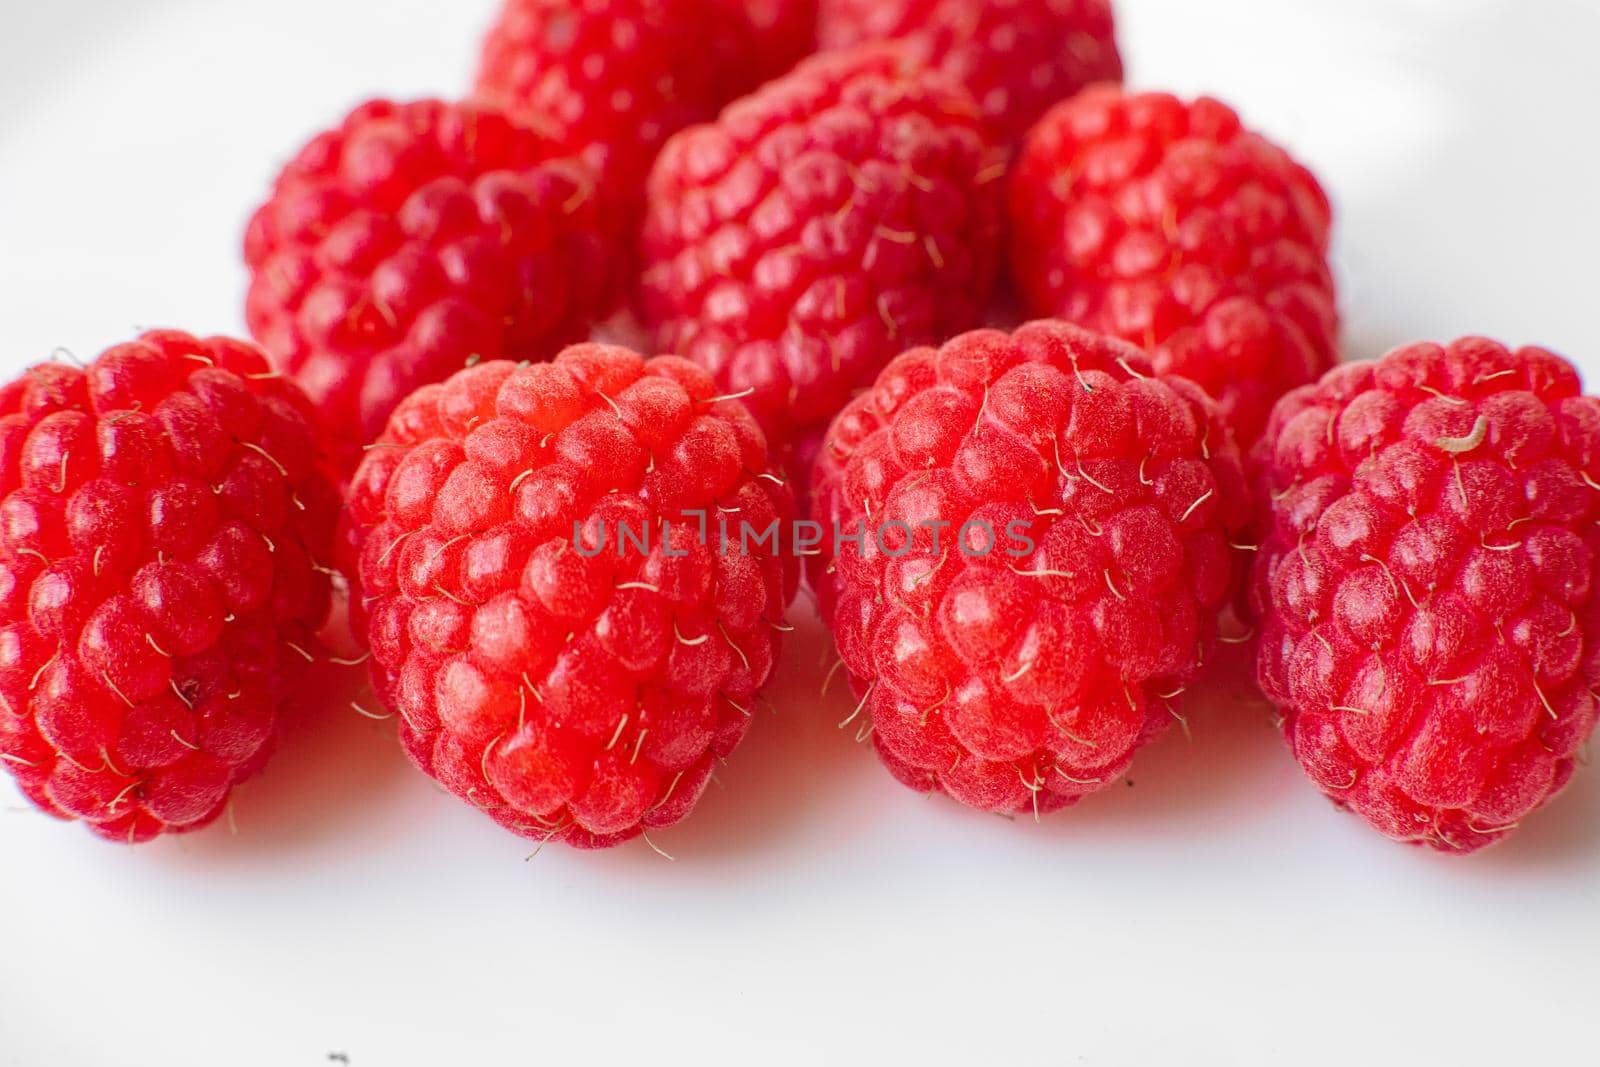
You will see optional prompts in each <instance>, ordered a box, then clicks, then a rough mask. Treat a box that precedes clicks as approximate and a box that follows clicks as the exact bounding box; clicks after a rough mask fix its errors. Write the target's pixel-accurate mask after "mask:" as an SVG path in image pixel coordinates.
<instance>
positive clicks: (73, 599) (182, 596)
mask: <svg viewBox="0 0 1600 1067" xmlns="http://www.w3.org/2000/svg"><path fill="white" fill-rule="evenodd" d="M313 425H314V424H313V422H312V412H311V408H310V405H309V403H308V402H307V400H306V398H305V396H304V395H303V394H302V393H301V392H300V391H299V390H298V389H297V388H295V387H294V385H293V384H292V383H290V382H288V381H287V380H285V379H283V378H282V377H281V376H280V375H278V374H277V373H275V372H274V371H272V370H271V368H270V367H269V366H268V364H267V360H266V357H265V355H264V354H263V353H262V352H261V351H260V350H259V349H257V348H256V347H255V346H254V345H251V344H248V343H245V342H242V341H234V340H230V339H227V338H221V337H213V338H206V339H199V338H195V337H191V336H189V335H187V334H183V333H178V332H176V331H170V330H162V331H154V332H150V333H146V334H144V335H143V336H141V337H140V338H138V339H137V340H135V341H132V342H129V343H127V344H121V345H117V346H115V347H113V348H110V349H108V350H107V351H106V352H105V353H104V354H102V355H101V356H100V357H99V358H97V359H95V360H94V361H93V362H92V363H90V364H89V365H88V366H87V367H82V368H80V367H75V366H68V365H65V364H60V363H47V364H43V365H40V366H36V367H33V368H31V369H30V370H29V371H28V372H27V373H25V374H24V375H23V376H22V377H21V378H18V379H17V380H16V381H14V382H11V383H10V384H8V385H6V386H5V387H4V388H3V389H0V761H3V762H4V765H5V767H6V769H7V770H9V771H10V772H11V773H12V775H13V776H15V778H16V779H17V782H18V784H19V785H20V786H21V789H22V792H23V794H24V795H26V796H27V797H28V798H29V799H30V800H31V801H33V803H35V804H36V805H38V806H39V807H40V808H42V809H43V810H44V811H46V812H48V813H50V814H52V815H55V816H58V817H60V818H63V819H73V820H78V821H81V822H82V823H84V824H85V825H86V826H87V827H88V828H89V829H91V830H92V831H94V833H96V834H98V835H100V836H101V837H105V838H109V839H111V840H115V841H125V842H128V843H130V844H131V843H138V842H142V841H148V840H150V839H151V838H153V837H156V836H157V835H160V834H163V833H181V832H186V831H190V830H196V829H199V828H200V827H202V826H205V825H207V824H208V823H210V822H211V821H212V820H213V819H215V818H217V816H218V815H220V814H221V813H222V811H223V810H224V808H225V807H226V805H227V803H228V799H229V796H230V793H231V791H232V788H233V786H234V785H235V784H237V783H238V782H240V781H242V780H244V779H245V778H247V777H249V776H250V775H251V774H253V773H255V772H256V771H257V770H259V769H260V768H261V767H262V765H263V764H264V763H265V762H266V759H267V757H268V754H269V753H270V751H271V749H272V744H273V739H274V736H275V733H276V727H277V723H278V717H279V709H280V706H281V705H282V704H283V703H284V701H285V699H286V698H287V697H288V696H289V695H290V694H291V691H292V688H291V687H292V684H293V682H294V680H295V679H296V677H297V676H298V673H299V671H300V669H302V668H303V667H304V665H305V663H306V661H307V660H309V659H310V658H311V657H312V656H313V655H314V653H313V651H312V650H313V649H314V648H315V647H316V646H315V645H314V643H313V641H314V637H313V635H314V634H315V632H316V631H317V630H318V629H319V628H320V627H321V625H322V623H323V621H324V619H325V616H326V615H327V612H328V604H329V578H328V575H329V574H330V573H331V572H329V571H328V569H327V566H326V563H327V561H328V558H329V555H330V553H331V550H332V533H333V524H334V519H335V517H336V514H337V510H338V495H337V491H336V489H335V487H334V484H333V482H332V480H331V479H330V477H329V476H328V475H327V474H326V473H324V471H323V470H322V468H321V462H322V460H321V457H322V454H323V452H324V451H325V446H324V444H323V443H322V441H321V440H320V439H319V438H318V437H317V435H316V433H315V431H314V429H313Z"/></svg>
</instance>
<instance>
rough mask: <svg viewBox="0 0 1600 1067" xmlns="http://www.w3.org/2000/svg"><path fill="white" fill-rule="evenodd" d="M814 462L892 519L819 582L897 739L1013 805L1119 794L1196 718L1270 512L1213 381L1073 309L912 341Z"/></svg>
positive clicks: (865, 516)
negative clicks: (1166, 739)
mask: <svg viewBox="0 0 1600 1067" xmlns="http://www.w3.org/2000/svg"><path fill="white" fill-rule="evenodd" d="M814 478H815V480H814V483H813V487H812V492H813V497H814V500H815V502H816V508H817V511H818V513H819V515H820V516H822V517H824V518H825V519H826V520H827V521H828V524H829V525H832V526H836V527H839V528H843V529H845V530H850V529H851V528H854V527H859V526H862V525H865V526H866V527H867V529H868V531H869V532H868V534H867V537H866V538H865V539H864V541H863V543H862V544H861V545H860V546H859V547H856V546H846V547H844V549H843V550H842V551H838V552H837V553H835V552H833V551H832V546H831V545H829V546H828V547H829V551H827V552H825V553H824V554H823V555H821V556H819V557H817V563H818V565H817V566H816V567H815V568H814V569H813V570H812V572H811V579H812V584H813V585H814V586H815V587H816V588H817V590H818V592H819V594H820V597H821V601H822V605H823V610H824V613H825V616H826V617H827V618H828V620H829V623H830V625H831V627H832V629H833V634H834V639H835V641H836V642H837V644H838V648H839V655H840V656H841V657H842V658H843V660H844V665H845V667H846V668H847V669H848V670H849V672H850V679H851V684H852V687H853V688H854V690H855V692H856V695H857V697H858V698H859V700H860V706H859V708H858V712H860V713H862V714H865V715H868V716H870V720H871V725H872V730H873V738H874V744H875V745H876V747H877V750H878V755H879V756H880V757H881V758H882V759H883V762H884V763H885V764H886V765H887V766H888V768H889V770H890V771H891V772H893V773H894V775H895V776H896V777H897V778H899V779H900V780H901V781H902V782H904V783H906V784H907V785H910V786H912V787H914V788H917V789H922V790H934V789H937V790H941V791H943V792H946V793H949V794H950V795H951V796H953V797H955V798H956V799H958V800H960V801H962V802H963V803H965V804H968V805H971V806H973V807H976V808H980V809H983V810H985V811H996V812H1015V811H1024V810H1032V811H1036V812H1045V811H1051V810H1054V809H1057V808H1061V807H1065V806H1066V805H1069V804H1072V803H1073V802H1075V801H1076V800H1078V799H1079V798H1080V797H1082V796H1085V795H1086V794H1089V793H1093V792H1095V791H1096V790H1099V789H1103V788H1105V787H1106V785H1107V784H1109V783H1110V782H1112V781H1114V780H1115V779H1116V778H1117V777H1118V776H1119V775H1121V774H1122V772H1123V771H1124V770H1126V769H1127V767H1128V765H1129V763H1130V761H1131V760H1132V758H1133V752H1134V749H1136V748H1137V747H1138V746H1139V745H1140V744H1142V743H1144V742H1145V741H1148V740H1150V739H1151V738H1153V737H1155V736H1156V735H1158V734H1159V733H1160V732H1161V731H1162V730H1163V729H1164V728H1165V727H1166V726H1167V725H1168V724H1170V723H1171V722H1172V721H1173V719H1174V718H1175V717H1176V715H1177V714H1178V712H1177V706H1178V700H1179V697H1180V695H1181V694H1182V692H1183V689H1184V686H1185V684H1186V683H1187V682H1188V681H1189V679H1190V678H1191V677H1192V676H1193V675H1194V672H1195V671H1196V669H1197V668H1198V667H1199V666H1200V663H1201V661H1202V660H1203V659H1204V657H1205V655H1206V654H1207V651H1208V649H1210V648H1211V646H1212V644H1213V642H1214V640H1215V636H1216V616H1217V612H1218V609H1219V608H1220V607H1221V606H1222V605H1223V603H1224V601H1225V600H1226V599H1227V597H1228V595H1229V593H1230V590H1231V589H1232V585H1233V581H1234V576H1235V573H1236V570H1237V569H1238V567H1237V564H1238V560H1237V553H1236V551H1235V550H1234V549H1233V548H1232V547H1231V542H1232V540H1233V538H1234V535H1235V532H1236V531H1237V530H1239V529H1240V528H1241V527H1242V525H1243V524H1244V521H1245V518H1246V510H1245V509H1246V506H1247V495H1246V493H1245V491H1244V475H1243V471H1242V466H1241V462H1240V458H1239V453H1238V450H1237V449H1236V448H1235V447H1234V445H1233V442H1232V440H1231V438H1230V437H1229V434H1228V431H1227V429H1226V428H1225V427H1224V426H1223V425H1222V423H1221V421H1220V420H1219V419H1218V417H1217V414H1216V411H1215V408H1214V406H1213V405H1212V403H1211V401H1210V399H1209V398H1208V397H1206V396H1205V394H1204V393H1203V392H1201V390H1200V389H1199V388H1198V387H1197V386H1195V385H1193V384H1192V383H1190V382H1187V381H1185V380H1183V379H1181V378H1170V377H1169V378H1165V379H1159V378H1155V377H1153V376H1152V375H1151V371H1150V364H1149V361H1148V360H1147V359H1146V358H1145V357H1144V355H1143V354H1142V353H1140V352H1139V351H1138V350H1137V349H1135V348H1133V347H1131V346H1129V345H1125V344H1122V343H1120V342H1117V341H1112V340H1110V339H1108V338H1104V337H1100V336H1097V335H1094V334H1090V333H1088V332H1086V331H1083V330H1080V329H1078V328H1076V327H1073V326H1070V325H1067V324H1065V323H1061V322H1036V323H1031V324H1029V325H1026V326H1023V327H1021V328H1020V329H1018V330H1017V331H1016V332H1015V333H1013V334H1009V335H1007V334H1004V333H1000V332H997V331H978V332H974V333H969V334H965V335H963V336H961V337H958V338H956V339H955V340H953V341H950V342H949V343H948V344H946V345H944V346H943V347H942V348H938V349H933V348H918V349H913V350H911V351H909V352H907V353H906V354H904V355H903V356H901V357H899V358H898V359H896V360H895V361H894V362H893V363H892V364H890V366H889V367H888V368H887V369H886V370H885V371H884V372H883V374H882V376H881V377H880V378H879V379H878V381H877V384H876V385H875V386H874V387H873V389H872V390H871V391H869V392H867V393H865V394H863V395H862V396H860V397H858V398H857V399H856V400H854V401H852V402H851V403H850V405H849V406H848V407H846V408H845V410H844V412H843V413H842V414H841V415H840V416H839V418H838V419H837V420H836V421H835V422H834V424H833V427H832V428H831V429H830V430H829V432H828V437H827V440H826V442H825V444H824V446H823V450H822V454H821V456H820V458H819V459H818V461H817V466H816V469H815V475H814ZM941 534H942V536H941Z"/></svg>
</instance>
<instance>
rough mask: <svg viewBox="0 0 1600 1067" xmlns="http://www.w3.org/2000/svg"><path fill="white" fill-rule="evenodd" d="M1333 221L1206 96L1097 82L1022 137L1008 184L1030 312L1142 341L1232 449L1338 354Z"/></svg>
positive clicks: (1018, 266)
mask: <svg viewBox="0 0 1600 1067" xmlns="http://www.w3.org/2000/svg"><path fill="white" fill-rule="evenodd" d="M1329 223H1330V211H1329V207H1328V200H1327V197H1326V196H1325V195H1324V194H1323V192H1322V189H1321V187H1320V186H1318V185H1317V181H1316V179H1315V178H1314V177H1312V175H1311V173H1310V172H1309V171H1307V170H1306V169H1305V168H1304V167H1302V166H1300V165H1299V164H1298V163H1296V162H1295V161H1294V160H1292V159H1290V158H1289V156H1288V155H1287V154H1285V153H1284V152H1283V150H1282V149H1280V148H1278V147H1276V146H1275V145H1273V144H1271V143H1270V142H1268V141H1266V140H1264V139H1262V138H1261V137H1259V136H1257V135H1256V134H1253V133H1251V132H1249V131H1248V130H1245V129H1243V128H1242V127H1241V126H1240V125H1239V117H1238V116H1237V115H1236V114H1234V112H1233V111H1231V110H1230V109H1228V108H1227V107H1226V106H1225V105H1223V104H1220V103H1218V102H1217V101H1215V100H1210V99H1205V98H1201V99H1199V100H1196V101H1195V102H1194V103H1192V104H1184V103H1182V102H1180V101H1179V100H1177V99H1175V98H1174V97H1171V96H1168V95H1165V94H1160V93H1150V94H1144V95H1139V96H1128V95H1124V94H1123V93H1122V92H1121V91H1120V90H1118V89H1116V88H1112V87H1105V88H1096V89H1090V90H1088V91H1087V92H1084V93H1082V94H1081V95H1079V96H1078V97H1076V98H1075V99H1073V100H1071V101H1068V102H1067V103H1065V104H1062V105H1061V106H1059V107H1057V108H1056V109H1054V110H1053V111H1051V112H1050V113H1049V114H1048V115H1046V116H1045V117H1044V119H1043V120H1042V121H1041V122H1040V123H1039V125H1038V126H1036V127H1035V128H1034V130H1033V131H1032V132H1031V133H1030V134H1029V135H1028V140H1027V143H1026V144H1025V145H1024V146H1023V149H1022V152H1021V154H1020V156H1019V157H1018V159H1017V162H1016V166H1015V168H1014V172H1013V177H1012V182H1011V225H1012V266H1013V273H1014V274H1015V276H1016V280H1017V284H1018V286H1019V287H1020V288H1021V290H1022V293H1023V296H1024V299H1025V300H1026V301H1027V303H1028V305H1029V309H1030V310H1031V311H1032V312H1033V313H1034V314H1039V315H1060V316H1061V317H1063V318H1067V319H1071V320H1072V321H1074V322H1079V323H1082V324H1083V325H1085V326H1087V327H1089V328H1090V329H1095V330H1100V331H1103V332H1105V333H1109V334H1111V335H1113V336H1116V337H1121V338H1123V339H1124V340H1128V341H1132V342H1134V343H1135V344H1142V345H1144V346H1145V348H1147V349H1149V350H1150V352H1151V355H1152V357H1153V358H1154V360H1155V366H1156V370H1157V371H1158V372H1159V373H1162V374H1168V373H1171V374H1181V375H1183V376H1184V377H1186V378H1190V379H1192V380H1193V381H1195V382H1198V383H1199V384H1200V385H1201V386H1203V387H1205V389H1206V390H1208V391H1209V392H1210V393H1211V395H1212V396H1214V397H1215V398H1216V399H1217V402H1218V404H1219V405H1220V406H1221V408H1222V413H1223V416H1224V417H1225V418H1226V419H1227V420H1228V421H1229V423H1230V425H1232V426H1233V428H1234V433H1235V436H1236V437H1237V438H1238V440H1239V442H1240V444H1241V445H1248V444H1249V443H1251V442H1253V441H1254V440H1255V439H1256V438H1257V437H1258V436H1259V435H1260V433H1261V430H1262V428H1263V427H1264V426H1265V425H1266V421H1267V415H1268V413H1269V412H1270V411H1271V410H1272V402H1273V401H1274V400H1276V399H1277V398H1278V397H1279V396H1281V395H1282V394H1283V393H1285V392H1286V391H1288V390H1289V389H1292V388H1294V387H1295V386H1297V385H1303V384H1304V383H1306V382H1309V381H1313V380H1315V379H1316V377H1317V376H1318V375H1319V374H1321V373H1322V372H1323V371H1324V370H1326V369H1327V368H1328V367H1330V366H1332V365H1333V363H1334V361H1335V359H1336V358H1337V351H1336V341H1337V337H1336V334H1337V331H1338V322H1337V315H1336V312H1335V309H1334V294H1333V279H1332V275H1331V274H1330V273H1329V270H1328V263H1327V251H1328V228H1329Z"/></svg>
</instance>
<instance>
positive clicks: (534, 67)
mask: <svg viewBox="0 0 1600 1067" xmlns="http://www.w3.org/2000/svg"><path fill="white" fill-rule="evenodd" d="M755 17H758V18H760V19H761V20H762V22H763V24H764V25H763V26H762V27H761V28H759V29H758V27H757V26H756V25H755V23H754V21H753V18H752V16H751V15H750V14H747V13H746V11H745V10H744V4H743V2H742V0H507V2H506V4H505V6H504V7H503V8H502V9H501V12H500V16H499V19H498V20H497V21H496V23H495V25H494V27H493V28H492V29H490V31H489V34H488V37H487V38H486V39H485V40H484V43H483V55H482V58H481V60H480V64H479V68H478V78H477V92H478V94H479V95H480V96H482V97H483V98H484V99H487V100H491V101H494V102H496V103H498V104H500V105H502V106H504V107H506V108H507V109H509V110H510V111H512V112H513V113H514V114H516V115H518V116H520V117H522V118H523V119H524V121H527V122H529V123H533V124H536V125H538V126H539V128H541V129H543V130H545V131H547V132H548V133H549V135H550V136H551V137H552V138H553V139H554V140H556V141H557V142H559V143H561V144H563V145H566V146H567V147H568V149H569V150H570V151H571V152H573V153H574V154H580V155H582V156H583V157H584V158H586V159H587V160H588V161H589V162H590V163H591V164H593V165H594V166H595V167H596V168H597V169H598V170H599V171H600V172H601V173H604V174H606V175H607V176H608V178H609V179H610V180H611V181H612V182H614V183H615V184H617V185H618V186H619V187H620V186H623V185H637V184H638V183H639V182H640V180H641V176H642V174H643V173H644V171H645V170H646V169H648V168H649V166H650V161H651V160H652V159H654V158H655V154H656V152H657V151H658V150H659V149H660V148H661V145H662V143H663V142H664V141H666V139H667V138H668V137H670V136H672V135H673V134H674V133H676V132H677V131H678V130H681V129H682V128H683V127H685V126H687V125H689V124H690V123H692V122H701V121H704V120H706V119H709V118H711V117H712V116H713V115H715V114H716V113H717V109H718V108H720V107H721V106H722V105H723V104H725V103H727V102H728V101H729V100H732V99H733V98H734V97H736V96H738V95H739V94H740V93H743V92H747V91H749V90H750V89H752V88H754V87H755V86H757V85H759V84H761V82H763V81H765V80H766V79H767V78H769V77H774V76H776V75H778V74H781V73H782V72H783V71H784V70H786V69H787V68H788V67H789V66H790V65H791V64H793V63H794V61H795V60H796V59H798V58H799V56H800V55H801V54H803V53H804V52H805V51H809V50H810V48H809V44H810V37H811V32H810V30H809V29H808V28H806V26H807V23H808V22H809V18H808V16H807V15H806V13H805V10H804V6H803V0H767V3H765V4H764V5H762V6H761V9H760V10H759V11H757V12H756V13H755ZM780 26H781V27H783V28H784V29H786V30H793V29H794V28H797V27H799V28H805V32H804V33H803V35H802V36H800V37H798V38H794V39H789V40H784V39H781V38H778V37H777V36H776V32H777V30H778V28H779V27H780Z"/></svg>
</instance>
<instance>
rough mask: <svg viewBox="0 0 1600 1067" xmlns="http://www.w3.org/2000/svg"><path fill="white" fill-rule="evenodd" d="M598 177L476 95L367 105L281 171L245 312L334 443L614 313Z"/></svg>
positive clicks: (608, 231)
mask: <svg viewBox="0 0 1600 1067" xmlns="http://www.w3.org/2000/svg"><path fill="white" fill-rule="evenodd" d="M613 214H614V213H613V212H610V211H609V210H608V209H607V208H606V207H605V206H603V205H602V203H601V198H600V197H599V195H598V193H597V191H596V178H595V175H594V172H593V169H592V168H591V167H589V166H588V165H587V164H585V163H583V162H581V161H580V160H578V159H576V158H574V157H573V156H572V155H571V154H570V152H569V151H568V150H567V149H566V148H565V147H564V146H563V145H561V144H559V143H556V142H554V141H552V140H550V139H549V138H547V137H545V136H544V135H542V134H540V133H538V132H536V131H535V130H533V129H531V128H529V127H525V126H522V125H520V124H518V123H516V122H513V121H512V120H511V119H509V118H507V117H506V116H505V115H504V114H502V113H501V112H500V111H498V110H495V109H494V108H491V107H487V106H482V105H472V104H466V105H458V104H449V103H443V102H441V101H437V100H423V101H417V102H414V103H394V102H391V101H386V100H374V101H371V102H369V103H366V104H362V105H361V106H360V107H358V108H356V109H355V110H354V111H352V112H351V113H350V115H349V116H348V117H347V118H345V119H344V121H343V122H342V123H340V125H339V126H337V127H336V128H334V129H332V130H329V131H327V132H325V133H322V134H319V135H318V136H317V137H315V138H313V139H312V140H311V142H310V143H309V144H307V145H306V146H305V148H303V149H302V150H301V151H300V153H299V155H298V156H297V157H296V158H295V159H294V161H293V162H291V163H290V164H289V165H288V166H287V167H286V168H284V170H283V173H282V174H281V175H280V176H279V177H278V179H277V182H276V184H275V186H274V188H273V191H272V196H271V198H270V199H269V200H268V201H267V202H266V203H265V204H263V205H262V206H261V207H260V209H259V210H257V211H256V213H255V215H254V217H253V218H252V219H251V221H250V225H249V229H248V232H247V234H246V237H245V261H246V263H247V265H248V266H249V268H250V272H251V281H250V292H249V296H248V299H247V301H246V307H245V310H246V317H247V319H248V321H249V324H250V330H251V332H252V333H253V334H254V335H255V337H256V339H257V340H258V341H260V342H261V344H262V345H263V346H264V347H265V348H266V349H267V351H268V352H269V354H270V355H271V356H272V357H273V359H274V361H275V362H276V363H277V364H278V365H279V366H281V367H283V368H284V369H286V370H287V371H288V372H289V373H290V374H292V375H293V376H294V378H295V379H296V380H297V381H298V382H299V383H300V385H301V386H302V387H303V388H304V389H305V390H306V392H307V393H308V394H309V395H310V396H311V399H312V401H313V402H314V403H315V404H316V405H317V407H318V408H319V409H320V411H321V413H322V415H323V418H324V421H325V424H326V425H327V426H328V427H329V429H330V431H331V432H333V433H335V434H336V435H338V444H339V449H338V453H339V455H338V458H339V460H340V461H341V463H342V465H343V468H344V473H348V472H349V470H351V469H353V468H354V467H355V464H356V463H357V462H358V461H359V459H360V449H361V446H362V445H364V444H366V443H367V442H368V441H370V440H372V438H373V437H375V436H376V435H377V434H378V433H379V432H380V431H381V430H382V429H383V426H384V421H385V420H386V419H387V418H388V416H389V412H390V411H392V410H393V409H394V406H395V404H397V403H398V402H399V401H400V399H401V398H402V397H404V396H406V395H407V394H408V393H410V392H411V391H412V390H413V389H415V388H417V387H418V386H420V385H426V384H428V383H430V382H437V381H440V380H442V379H443V378H445V377H446V376H448V375H449V374H451V373H453V372H454V371H457V370H460V369H461V367H462V366H464V365H465V363H466V361H467V360H468V359H474V358H476V359H494V358H499V357H508V358H514V359H547V358H549V357H550V356H552V355H554V354H555V353H556V352H557V351H558V350H559V349H560V347H561V345H563V344H566V343H568V342H570V341H573V340H577V339H579V338H580V337H582V336H583V335H584V334H585V332H586V331H587V329H588V328H589V326H590V325H591V324H592V323H593V322H594V321H595V320H597V319H598V318H600V317H602V316H603V315H605V314H607V313H609V312H610V311H611V310H612V308H613V307H614V306H615V304H616V302H617V299H618V296H619V289H620V286H621V284H622V282H621V277H620V273H621V272H620V268H619V266H618V262H619V260H620V259H623V258H625V257H619V254H618V252H617V246H618V245H620V244H622V243H624V242H623V238H622V235H621V232H620V230H618V229H617V225H618V224H617V222H616V220H615V219H614V218H612V217H611V216H612V215H613Z"/></svg>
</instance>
